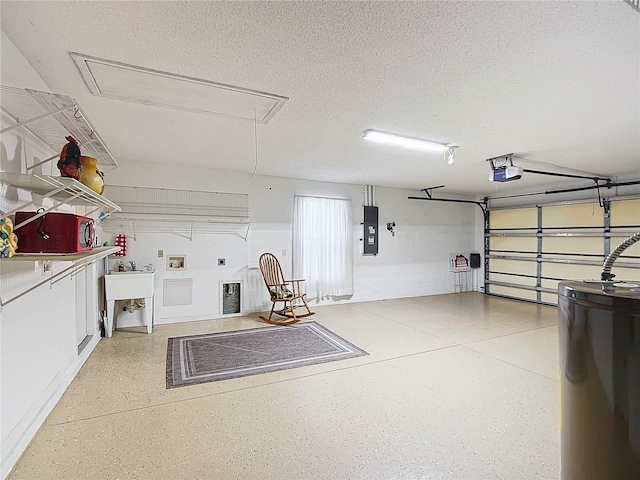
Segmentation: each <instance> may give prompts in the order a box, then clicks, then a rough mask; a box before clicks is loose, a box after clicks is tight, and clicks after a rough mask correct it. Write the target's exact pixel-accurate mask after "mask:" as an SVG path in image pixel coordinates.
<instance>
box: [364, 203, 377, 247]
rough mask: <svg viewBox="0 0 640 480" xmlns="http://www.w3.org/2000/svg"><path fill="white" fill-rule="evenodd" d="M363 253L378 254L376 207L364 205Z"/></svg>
mask: <svg viewBox="0 0 640 480" xmlns="http://www.w3.org/2000/svg"><path fill="white" fill-rule="evenodd" d="M363 242H364V249H363V252H362V253H363V254H364V255H377V254H378V207H364V237H363Z"/></svg>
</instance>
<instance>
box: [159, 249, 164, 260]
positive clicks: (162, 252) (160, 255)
mask: <svg viewBox="0 0 640 480" xmlns="http://www.w3.org/2000/svg"><path fill="white" fill-rule="evenodd" d="M162 257H164V250H158V258H162Z"/></svg>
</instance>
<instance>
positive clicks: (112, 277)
mask: <svg viewBox="0 0 640 480" xmlns="http://www.w3.org/2000/svg"><path fill="white" fill-rule="evenodd" d="M153 277H154V272H145V271H143V270H129V271H128V272H111V273H110V274H109V275H105V277H104V281H105V289H106V293H107V300H128V299H130V298H146V297H151V296H152V295H153Z"/></svg>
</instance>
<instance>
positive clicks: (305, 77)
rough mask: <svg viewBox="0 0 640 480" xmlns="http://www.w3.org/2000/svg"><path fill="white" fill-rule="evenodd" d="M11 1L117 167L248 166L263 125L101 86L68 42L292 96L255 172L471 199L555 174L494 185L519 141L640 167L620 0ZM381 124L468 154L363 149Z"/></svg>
mask: <svg viewBox="0 0 640 480" xmlns="http://www.w3.org/2000/svg"><path fill="white" fill-rule="evenodd" d="M0 5H1V7H0V8H1V13H2V29H3V31H4V32H5V33H6V34H7V36H8V37H9V38H10V39H11V40H12V41H13V42H14V44H15V45H16V47H17V48H18V49H19V50H20V51H21V52H22V53H23V55H24V56H25V57H26V58H27V60H28V61H29V62H30V63H31V65H32V66H33V67H34V68H35V69H36V71H37V72H38V73H39V74H40V75H41V77H42V78H43V79H44V81H45V82H46V83H47V84H48V85H49V87H50V88H51V89H52V90H53V91H56V92H60V93H65V94H67V95H70V96H72V97H74V98H76V99H77V100H78V101H79V103H80V105H81V106H82V108H83V110H84V111H85V113H86V114H87V116H88V117H89V118H90V120H91V121H92V123H93V124H94V125H95V127H96V128H97V130H98V131H99V132H100V134H101V135H102V137H103V139H104V141H105V143H106V144H107V145H108V147H109V148H110V150H111V151H112V153H113V155H114V157H115V158H116V159H117V161H118V162H119V163H120V165H121V166H125V165H127V164H128V163H129V162H138V161H144V162H160V163H171V164H173V163H176V164H182V163H189V164H193V165H207V166H211V167H215V168H222V169H230V170H241V171H245V172H252V171H253V169H254V164H255V159H256V154H255V145H254V126H253V124H252V123H250V122H245V121H241V120H233V119H229V118H224V117H217V116H208V115H204V114H197V113H189V112H183V111H177V110H171V109H166V108H160V107H151V106H145V105H138V104H134V103H128V102H124V101H120V100H114V99H108V98H99V97H94V96H92V95H91V94H90V92H89V90H88V89H87V87H86V85H85V84H84V82H83V80H82V78H81V76H80V74H79V72H78V70H77V69H76V67H75V65H74V63H73V60H72V59H71V57H70V56H69V52H72V51H75V52H80V53H83V54H87V55H91V56H95V57H100V58H105V59H109V60H114V61H117V62H123V63H127V64H134V65H139V66H142V67H146V68H151V69H156V70H161V71H166V72H171V73H176V74H180V75H186V76H190V77H195V78H202V79H207V80H211V81H214V82H219V83H225V84H231V85H236V86H239V87H243V88H249V89H254V90H260V91H265V92H270V93H274V94H277V95H282V96H286V97H289V98H290V100H289V101H288V102H287V103H286V105H285V106H284V108H283V109H282V110H281V111H280V112H279V113H278V114H277V115H276V116H275V117H274V118H273V119H272V120H271V121H270V122H269V123H268V124H267V125H258V142H257V143H258V164H257V173H258V174H265V175H279V176H284V177H296V178H307V179H315V180H326V181H338V182H347V183H355V184H373V185H380V186H395V187H405V188H415V189H420V188H424V187H428V186H433V185H440V184H445V185H446V186H447V188H446V190H447V191H449V192H456V193H474V194H492V193H495V192H502V191H507V190H510V189H513V188H514V187H517V188H525V187H533V186H534V185H547V184H549V183H550V181H552V180H554V179H553V178H552V177H546V176H538V175H529V176H525V177H524V178H523V179H522V180H520V181H518V182H517V183H511V184H494V183H491V182H489V181H488V180H487V177H488V174H489V167H488V165H487V164H486V162H485V159H487V158H489V157H494V156H497V155H501V154H505V153H510V152H515V153H516V154H517V155H518V156H520V157H523V158H526V159H529V160H532V161H536V162H547V163H552V164H557V165H561V166H564V167H569V168H573V169H579V170H583V171H589V172H595V173H601V174H606V175H628V174H635V175H636V176H638V177H640V90H639V85H640V14H639V13H638V12H636V11H634V10H633V9H632V8H631V7H630V6H629V5H628V4H626V3H624V2H623V1H608V2H588V1H586V2H585V1H580V2H400V3H395V2H394V3H391V2H337V3H329V2H322V3H320V2H284V3H277V2H275V3H274V2H230V3H223V2H151V1H144V2H111V1H108V2H21V1H20V2H11V1H2V2H1V3H0ZM369 128H374V129H379V130H386V131H392V132H398V133H404V134H406V135H411V136H416V137H422V138H427V139H431V140H436V141H442V142H448V143H456V144H458V145H460V148H459V149H458V150H457V151H456V162H455V164H454V165H452V166H449V165H447V163H446V162H445V161H443V159H442V157H441V155H440V154H429V153H417V152H411V151H406V150H399V149H397V148H394V147H384V146H381V145H377V144H369V143H367V142H365V141H363V140H362V132H363V131H364V130H366V129H369ZM516 164H519V165H520V166H523V167H525V168H537V169H545V170H555V171H561V170H559V169H557V168H556V167H551V166H545V168H541V165H540V164H533V163H529V162H526V161H524V160H522V161H516Z"/></svg>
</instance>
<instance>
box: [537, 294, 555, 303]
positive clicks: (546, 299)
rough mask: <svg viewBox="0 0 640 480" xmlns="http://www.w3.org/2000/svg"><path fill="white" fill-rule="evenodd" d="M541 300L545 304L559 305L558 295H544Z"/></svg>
mask: <svg viewBox="0 0 640 480" xmlns="http://www.w3.org/2000/svg"><path fill="white" fill-rule="evenodd" d="M540 300H541V301H542V302H543V303H551V304H553V305H557V304H558V294H556V293H546V292H545V293H543V294H542V297H541V298H540Z"/></svg>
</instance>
